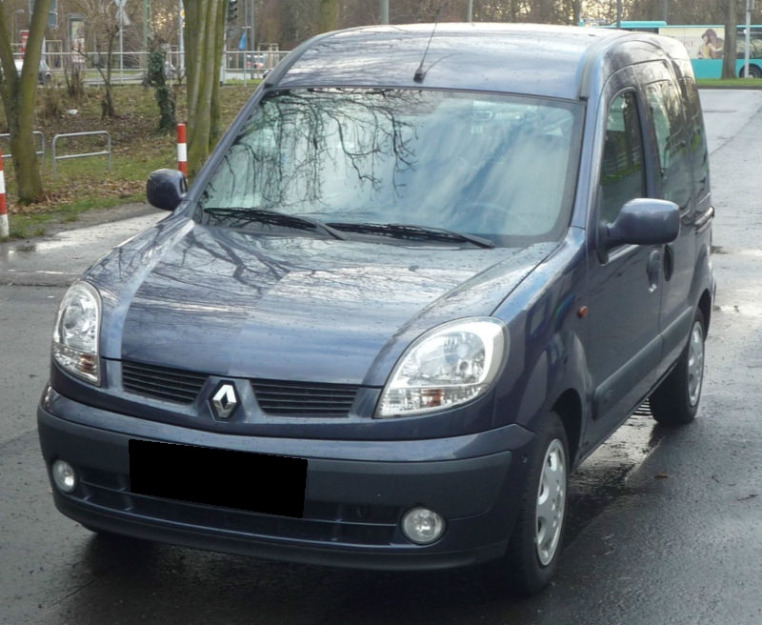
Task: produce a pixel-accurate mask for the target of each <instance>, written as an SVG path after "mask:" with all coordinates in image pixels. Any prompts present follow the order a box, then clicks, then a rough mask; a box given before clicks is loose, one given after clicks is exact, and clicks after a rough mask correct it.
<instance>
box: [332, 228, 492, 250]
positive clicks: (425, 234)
mask: <svg viewBox="0 0 762 625" xmlns="http://www.w3.org/2000/svg"><path fill="white" fill-rule="evenodd" d="M327 225H328V226H330V227H331V228H335V229H336V230H343V231H346V232H357V233H359V234H374V235H380V236H389V237H394V238H396V239H407V240H410V241H439V242H443V243H470V244H471V245H475V246H476V247H483V248H492V247H495V244H494V243H493V242H492V241H490V240H488V239H485V238H483V237H478V236H475V235H473V234H464V233H462V232H454V231H452V230H446V229H444V228H431V227H429V226H418V225H415V224H374V223H343V222H331V223H329V224H327Z"/></svg>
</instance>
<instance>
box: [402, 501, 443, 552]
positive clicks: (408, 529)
mask: <svg viewBox="0 0 762 625" xmlns="http://www.w3.org/2000/svg"><path fill="white" fill-rule="evenodd" d="M444 531H445V520H444V518H442V516H441V515H439V514H437V513H436V512H434V511H433V510H429V509H428V508H413V509H412V510H409V511H408V512H406V513H405V516H404V517H403V518H402V533H403V534H405V536H406V537H407V538H408V540H411V541H413V542H414V543H417V544H419V545H428V544H429V543H433V542H435V541H437V540H439V539H440V538H441V537H442V534H444Z"/></svg>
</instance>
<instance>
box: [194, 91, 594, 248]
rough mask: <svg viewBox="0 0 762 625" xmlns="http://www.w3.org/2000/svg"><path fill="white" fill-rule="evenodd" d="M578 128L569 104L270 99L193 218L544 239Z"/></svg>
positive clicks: (434, 96) (446, 97) (429, 94)
mask: <svg viewBox="0 0 762 625" xmlns="http://www.w3.org/2000/svg"><path fill="white" fill-rule="evenodd" d="M580 127H581V105H579V104H575V103H569V102H559V101H555V100H547V99H539V98H528V97H513V96H502V95H491V94H482V93H463V92H450V91H436V90H413V89H303V90H296V89H294V90H289V91H278V92H274V93H271V94H269V95H267V96H266V97H265V98H263V100H262V101H261V102H260V103H259V106H258V107H257V109H256V110H255V111H254V113H253V114H252V115H251V117H250V118H249V119H248V121H247V122H246V124H245V125H244V126H243V128H242V130H241V132H240V133H239V135H238V137H237V138H236V139H235V141H234V143H233V144H232V146H231V147H230V149H229V150H228V151H227V153H226V154H225V155H224V157H223V158H222V161H221V163H220V164H219V166H218V167H217V170H216V172H214V174H213V175H212V176H211V179H210V181H209V182H208V184H207V186H206V188H205V189H204V190H203V193H202V198H201V204H200V205H201V208H202V209H203V210H204V211H205V212H206V214H205V216H203V217H202V219H204V220H205V221H206V222H207V223H220V221H219V215H220V214H223V213H224V212H225V211H222V210H221V209H235V212H236V215H237V217H238V219H236V220H235V225H236V226H237V227H242V226H241V224H248V223H249V221H248V220H246V219H241V218H240V217H241V212H242V211H243V210H249V209H256V210H257V211H274V212H276V213H283V214H286V215H290V216H295V217H301V218H305V219H309V220H313V221H315V220H317V221H319V222H322V223H326V224H329V225H331V226H335V227H336V228H338V229H342V230H344V231H346V232H352V230H353V229H354V230H355V231H358V230H359V228H353V227H352V226H353V224H355V225H357V224H405V225H415V226H423V227H427V228H440V229H443V230H447V231H453V232H457V233H463V234H469V235H474V236H479V237H483V238H485V239H488V240H490V241H492V242H494V243H497V244H511V242H512V239H515V238H516V237H520V238H523V239H526V238H529V239H531V240H553V239H555V238H558V237H559V236H560V235H561V234H562V232H563V231H564V230H565V228H566V226H567V225H568V222H569V214H570V212H571V202H572V199H573V191H574V173H575V172H576V169H577V158H578V151H579V150H578V146H579V133H580ZM215 211H216V217H217V218H216V219H214V220H213V219H211V217H210V215H211V214H214V213H215ZM228 213H229V211H228ZM221 225H230V224H221ZM367 232H368V229H367V228H366V229H364V230H363V233H364V234H365V235H367Z"/></svg>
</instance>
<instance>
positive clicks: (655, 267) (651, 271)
mask: <svg viewBox="0 0 762 625" xmlns="http://www.w3.org/2000/svg"><path fill="white" fill-rule="evenodd" d="M661 268H662V253H661V250H659V249H656V250H651V253H650V254H649V255H648V264H647V265H646V273H647V274H648V292H649V293H653V292H654V291H656V289H658V288H659V274H660V273H661Z"/></svg>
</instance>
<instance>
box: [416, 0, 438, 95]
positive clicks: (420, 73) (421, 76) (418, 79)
mask: <svg viewBox="0 0 762 625" xmlns="http://www.w3.org/2000/svg"><path fill="white" fill-rule="evenodd" d="M443 6H444V3H442V4H440V5H439V8H438V9H437V14H436V17H435V18H434V26H433V28H432V29H431V34H430V35H429V41H428V43H427V44H426V49H425V50H424V51H423V56H422V57H421V63H420V64H419V65H418V69H417V70H415V74H413V80H414V81H415V82H417V83H422V82H423V79H424V77H425V76H426V72H424V71H423V64H424V63H425V62H426V55H427V54H428V53H429V46H430V45H431V40H432V39H434V33H435V32H436V31H437V25H438V24H439V14H440V13H441V12H442V7H443Z"/></svg>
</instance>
